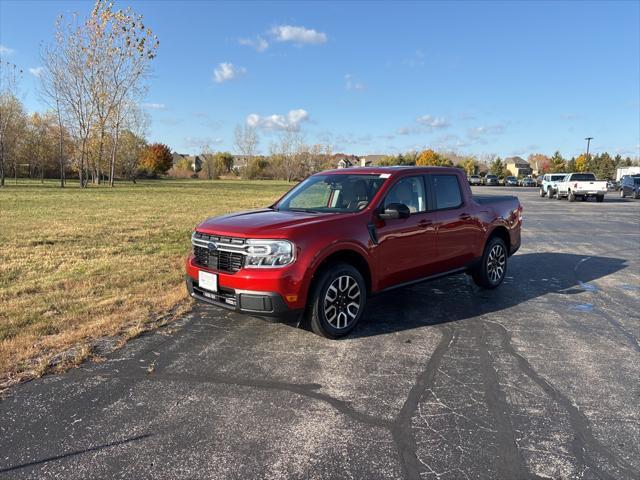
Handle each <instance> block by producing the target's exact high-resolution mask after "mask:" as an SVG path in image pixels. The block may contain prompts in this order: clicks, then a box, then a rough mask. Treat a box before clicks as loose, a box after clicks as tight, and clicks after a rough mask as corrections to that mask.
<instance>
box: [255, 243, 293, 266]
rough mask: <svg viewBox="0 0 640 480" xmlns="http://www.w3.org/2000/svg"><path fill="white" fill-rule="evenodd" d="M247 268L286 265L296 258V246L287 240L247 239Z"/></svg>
mask: <svg viewBox="0 0 640 480" xmlns="http://www.w3.org/2000/svg"><path fill="white" fill-rule="evenodd" d="M245 250H246V252H247V258H246V260H245V264H244V266H245V268H274V267H284V266H285V265H289V264H290V263H293V261H294V260H295V246H294V245H293V243H291V242H289V241H287V240H259V239H255V240H254V239H251V240H247V246H246V247H245Z"/></svg>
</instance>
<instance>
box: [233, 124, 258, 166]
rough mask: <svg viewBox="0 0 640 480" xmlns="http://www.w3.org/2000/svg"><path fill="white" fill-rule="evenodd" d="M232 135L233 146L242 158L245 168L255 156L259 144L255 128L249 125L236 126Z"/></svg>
mask: <svg viewBox="0 0 640 480" xmlns="http://www.w3.org/2000/svg"><path fill="white" fill-rule="evenodd" d="M233 135H234V143H235V146H236V148H237V149H238V152H240V155H242V157H243V161H244V162H243V163H244V166H247V163H248V162H249V160H250V159H251V157H253V156H254V155H255V153H256V148H257V146H258V143H259V142H260V139H259V138H258V132H257V131H256V129H255V127H251V126H249V125H238V126H236V129H235V130H234V132H233Z"/></svg>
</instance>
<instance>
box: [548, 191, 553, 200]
mask: <svg viewBox="0 0 640 480" xmlns="http://www.w3.org/2000/svg"><path fill="white" fill-rule="evenodd" d="M552 198H553V189H552V188H550V189H549V190H547V199H548V200H551V199H552Z"/></svg>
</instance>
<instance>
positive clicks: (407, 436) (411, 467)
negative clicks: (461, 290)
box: [391, 327, 458, 479]
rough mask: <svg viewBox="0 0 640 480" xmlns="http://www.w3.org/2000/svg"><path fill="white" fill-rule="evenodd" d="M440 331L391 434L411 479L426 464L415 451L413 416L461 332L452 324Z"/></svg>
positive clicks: (403, 465)
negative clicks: (454, 328) (412, 427)
mask: <svg viewBox="0 0 640 480" xmlns="http://www.w3.org/2000/svg"><path fill="white" fill-rule="evenodd" d="M440 330H441V332H442V338H441V339H440V343H439V344H438V346H437V347H436V349H435V350H434V352H433V354H432V355H431V358H430V359H429V362H427V366H426V368H425V369H424V370H423V371H422V372H421V373H420V374H419V375H418V377H417V379H416V382H415V384H414V385H413V387H412V388H411V390H410V391H409V395H408V396H407V399H406V400H405V402H404V405H402V408H401V409H400V412H399V413H398V415H397V416H396V418H395V420H394V421H393V424H392V426H391V435H392V436H393V439H394V441H395V444H396V446H397V448H398V452H399V454H400V458H401V464H402V468H403V471H404V473H405V477H406V478H408V479H415V478H420V473H421V471H422V470H423V466H424V464H423V463H422V462H421V461H420V460H419V459H418V456H417V453H416V450H417V446H416V441H415V438H414V436H413V433H412V429H411V419H412V418H413V416H414V414H415V412H416V411H417V409H418V404H419V402H420V399H421V398H422V395H423V394H424V392H425V391H426V390H428V389H430V388H432V387H433V383H434V381H435V377H436V374H437V372H438V369H439V367H440V363H441V362H442V358H443V357H444V355H445V354H446V353H447V352H448V351H449V348H451V345H452V344H453V342H454V341H455V339H456V338H457V335H458V331H457V330H453V329H451V328H449V327H443V328H441V329H440Z"/></svg>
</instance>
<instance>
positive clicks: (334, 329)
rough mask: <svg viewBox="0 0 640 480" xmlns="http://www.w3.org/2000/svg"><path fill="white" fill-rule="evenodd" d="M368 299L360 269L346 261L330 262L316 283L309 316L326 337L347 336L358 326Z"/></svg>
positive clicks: (312, 324)
mask: <svg viewBox="0 0 640 480" xmlns="http://www.w3.org/2000/svg"><path fill="white" fill-rule="evenodd" d="M356 287H357V288H356ZM366 302H367V287H366V284H365V281H364V278H363V277H362V274H361V273H360V272H359V271H358V269H357V268H355V267H354V266H353V265H350V264H348V263H343V262H338V263H332V264H329V265H328V266H327V267H326V268H325V269H324V270H323V271H322V273H321V274H320V276H319V277H318V280H317V281H316V282H315V284H314V287H313V291H312V293H311V297H310V299H309V304H308V308H307V317H308V320H309V323H310V325H311V330H312V331H313V332H314V333H316V334H317V335H320V336H321V337H325V338H332V339H335V338H340V337H344V336H345V335H347V334H348V333H349V332H351V331H352V330H353V329H354V327H355V326H356V325H357V323H358V321H359V320H360V318H361V317H362V312H363V311H364V307H365V304H366ZM354 304H355V305H356V307H354Z"/></svg>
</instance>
